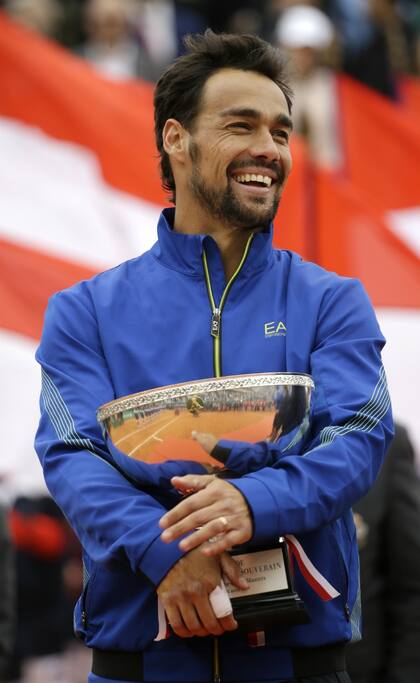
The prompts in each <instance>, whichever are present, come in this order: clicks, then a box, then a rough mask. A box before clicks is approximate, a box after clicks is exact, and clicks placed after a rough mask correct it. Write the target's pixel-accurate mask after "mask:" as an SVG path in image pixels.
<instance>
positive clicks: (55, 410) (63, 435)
mask: <svg viewBox="0 0 420 683" xmlns="http://www.w3.org/2000/svg"><path fill="white" fill-rule="evenodd" d="M42 397H43V399H44V403H45V409H46V411H47V413H48V416H49V418H50V420H51V422H52V424H53V426H54V429H55V431H56V433H57V436H58V437H59V438H60V439H61V440H62V441H63V442H64V443H66V444H67V445H69V446H78V447H80V448H83V449H88V450H90V451H94V452H95V450H96V449H95V447H94V445H93V443H92V442H91V440H90V439H85V438H82V437H81V436H80V435H79V434H78V432H77V430H76V426H75V424H74V421H73V418H72V416H71V414H70V411H69V409H68V407H67V405H66V403H65V401H64V399H63V397H62V396H61V394H60V392H59V390H58V389H57V387H56V386H55V384H54V382H53V381H52V379H51V377H49V375H48V373H47V372H46V371H45V370H44V369H42Z"/></svg>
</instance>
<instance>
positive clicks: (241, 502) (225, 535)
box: [159, 474, 253, 556]
mask: <svg viewBox="0 0 420 683" xmlns="http://www.w3.org/2000/svg"><path fill="white" fill-rule="evenodd" d="M171 483H172V485H173V486H174V487H175V488H177V489H178V490H179V491H181V492H183V493H190V494H191V495H190V496H189V497H188V498H185V499H184V500H183V501H181V502H180V503H178V505H176V507H174V508H173V509H172V510H170V511H169V512H167V513H166V514H165V515H164V516H163V517H162V518H161V520H160V522H159V524H160V526H161V527H162V528H163V529H164V531H163V533H162V541H164V542H165V543H170V542H171V541H173V540H175V539H176V538H179V536H182V535H183V534H186V533H188V532H191V531H192V532H193V533H191V534H190V536H187V537H186V538H183V539H182V541H181V542H180V544H179V547H180V548H181V549H182V550H185V551H188V550H192V549H193V548H196V547H197V546H199V545H202V544H203V543H204V546H203V547H202V552H203V553H204V554H205V555H207V556H211V555H219V554H220V553H222V552H224V551H225V550H230V549H231V548H233V546H235V545H240V544H241V543H246V542H247V541H249V540H250V538H251V537H252V532H253V527H252V518H251V513H250V510H249V508H248V505H247V502H246V500H245V498H244V497H243V495H242V493H240V492H239V491H238V489H237V488H235V487H234V486H232V484H229V482H227V481H225V480H223V479H218V478H217V477H215V476H213V475H207V474H204V475H193V474H188V475H186V476H185V477H173V478H172V479H171ZM192 491H195V493H191V492H192ZM206 541H211V542H210V543H206Z"/></svg>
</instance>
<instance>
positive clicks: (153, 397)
mask: <svg viewBox="0 0 420 683" xmlns="http://www.w3.org/2000/svg"><path fill="white" fill-rule="evenodd" d="M313 389H314V383H313V380H312V379H311V377H310V376H309V375H306V374H297V373H266V374H249V375H229V376H224V377H220V378H211V379H204V380H197V381H192V382H183V383H181V384H173V385H171V386H166V387H160V388H156V389H150V390H148V391H141V392H139V393H136V394H131V395H129V396H123V397H121V398H118V399H116V400H114V401H111V402H110V403H106V404H105V405H103V406H101V407H100V408H99V410H98V413H97V418H98V420H99V422H100V423H101V425H102V428H103V431H104V434H105V435H106V436H107V437H108V440H109V444H110V448H111V452H112V454H113V457H114V459H116V462H117V464H118V465H119V466H120V467H121V468H122V469H123V470H124V471H126V472H127V473H128V474H132V473H133V472H134V469H135V464H137V465H140V463H143V464H144V465H147V464H153V463H160V462H164V461H167V460H177V459H179V460H183V461H184V462H185V460H186V459H187V460H188V461H193V462H199V463H201V464H202V466H203V473H204V472H212V473H214V474H215V475H216V476H220V477H224V478H229V479H232V478H235V477H236V476H238V474H237V473H235V472H233V471H231V470H229V469H228V468H227V467H226V466H225V464H224V463H223V462H221V461H220V460H219V459H218V458H217V457H214V456H215V454H217V451H218V449H217V448H216V449H215V450H214V451H212V454H211V455H209V454H208V453H207V452H206V451H205V450H204V449H203V448H202V447H201V446H200V445H199V443H198V442H197V441H196V440H195V439H193V438H192V435H191V434H192V432H193V431H197V432H202V433H207V434H212V435H213V436H214V437H216V438H217V439H218V440H219V439H228V440H232V441H247V442H251V443H256V442H258V441H268V442H271V443H276V444H277V448H278V451H279V455H280V456H281V453H287V452H290V453H292V452H293V450H294V448H295V447H296V448H298V446H299V443H300V441H301V440H302V439H303V438H304V436H305V433H306V432H307V430H308V428H309V425H310V418H311V405H312V401H311V399H312V394H313ZM127 456H128V458H127ZM130 463H131V464H132V467H131V468H130ZM194 471H196V468H195V470H194ZM134 476H135V475H134ZM232 555H234V557H235V560H236V561H237V562H238V563H239V566H240V568H241V572H242V575H243V576H244V578H246V579H247V581H248V583H249V585H250V587H249V589H248V590H246V591H239V590H237V589H236V588H235V587H234V586H231V585H229V584H228V585H227V589H228V593H229V595H230V598H231V602H232V606H233V612H234V615H235V618H236V619H237V621H238V624H239V626H240V627H241V628H243V629H246V630H248V631H250V630H251V631H258V630H263V629H264V628H266V627H267V626H269V625H274V624H280V625H286V624H287V625H289V626H290V625H295V624H301V623H306V622H307V621H309V617H308V614H307V611H306V609H305V606H304V604H303V602H302V600H301V599H300V598H299V596H298V595H297V593H296V592H295V590H294V588H293V580H292V575H291V571H290V561H289V555H288V550H287V544H286V542H285V540H284V539H283V538H280V539H279V540H278V542H277V543H276V544H275V545H274V546H270V547H267V546H264V547H256V546H255V545H253V546H252V549H251V548H249V549H248V548H247V547H246V546H241V547H240V548H235V549H234V550H233V551H232Z"/></svg>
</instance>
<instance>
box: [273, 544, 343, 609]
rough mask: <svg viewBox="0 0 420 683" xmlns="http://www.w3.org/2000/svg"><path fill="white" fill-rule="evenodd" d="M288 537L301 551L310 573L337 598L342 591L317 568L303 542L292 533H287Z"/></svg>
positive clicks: (301, 556)
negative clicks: (303, 546) (302, 544)
mask: <svg viewBox="0 0 420 683" xmlns="http://www.w3.org/2000/svg"><path fill="white" fill-rule="evenodd" d="M286 538H288V539H289V541H290V543H292V545H293V546H294V547H295V548H296V551H297V552H298V553H299V557H300V559H301V560H302V562H303V564H304V565H305V567H306V569H307V570H308V572H309V574H311V575H312V576H313V577H314V579H315V580H316V581H317V582H318V583H319V585H320V586H322V588H323V589H324V590H325V591H326V593H328V595H330V596H331V598H337V597H338V596H339V595H340V593H339V592H338V591H337V590H336V589H335V588H334V586H332V585H331V584H330V582H329V581H327V579H326V578H325V576H322V574H320V573H319V571H318V570H317V568H316V567H315V566H314V565H313V564H312V562H311V561H310V559H309V557H308V556H307V554H306V553H305V551H304V549H303V548H302V546H301V544H300V543H299V541H298V540H297V538H296V536H293V535H292V534H287V536H286Z"/></svg>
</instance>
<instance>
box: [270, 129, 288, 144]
mask: <svg viewBox="0 0 420 683" xmlns="http://www.w3.org/2000/svg"><path fill="white" fill-rule="evenodd" d="M289 137H290V133H289V132H288V131H287V130H273V138H281V139H282V140H286V142H287V141H288V140H289Z"/></svg>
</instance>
